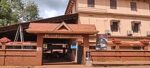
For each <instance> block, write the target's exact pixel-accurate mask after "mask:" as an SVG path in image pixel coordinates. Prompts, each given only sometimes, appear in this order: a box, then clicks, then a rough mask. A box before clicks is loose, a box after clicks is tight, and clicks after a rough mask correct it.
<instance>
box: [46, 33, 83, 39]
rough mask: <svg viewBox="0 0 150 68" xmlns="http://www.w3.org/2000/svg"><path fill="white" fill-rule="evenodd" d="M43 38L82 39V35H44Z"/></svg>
mask: <svg viewBox="0 0 150 68" xmlns="http://www.w3.org/2000/svg"><path fill="white" fill-rule="evenodd" d="M44 38H82V35H69V34H67V35H66V34H45V35H44Z"/></svg>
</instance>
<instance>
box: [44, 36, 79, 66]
mask: <svg viewBox="0 0 150 68" xmlns="http://www.w3.org/2000/svg"><path fill="white" fill-rule="evenodd" d="M73 41H75V39H53V38H49V39H48V38H45V39H44V44H43V64H75V63H81V61H77V58H78V56H79V55H78V49H77V48H75V47H74V48H73V47H72V45H77V44H76V42H73ZM77 55H78V56H77Z"/></svg>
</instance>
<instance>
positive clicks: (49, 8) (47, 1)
mask: <svg viewBox="0 0 150 68" xmlns="http://www.w3.org/2000/svg"><path fill="white" fill-rule="evenodd" d="M30 1H34V2H35V3H36V4H37V5H38V8H39V15H40V17H43V18H49V17H54V16H58V15H63V14H64V12H65V10H66V7H67V5H68V1H69V0H30Z"/></svg>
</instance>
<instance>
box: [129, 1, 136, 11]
mask: <svg viewBox="0 0 150 68" xmlns="http://www.w3.org/2000/svg"><path fill="white" fill-rule="evenodd" d="M130 6H131V11H137V4H136V2H134V1H132V2H130Z"/></svg>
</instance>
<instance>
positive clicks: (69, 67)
mask: <svg viewBox="0 0 150 68" xmlns="http://www.w3.org/2000/svg"><path fill="white" fill-rule="evenodd" d="M0 68H150V65H149V66H108V67H90V66H85V65H44V66H35V67H33V66H22V67H20V66H0Z"/></svg>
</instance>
